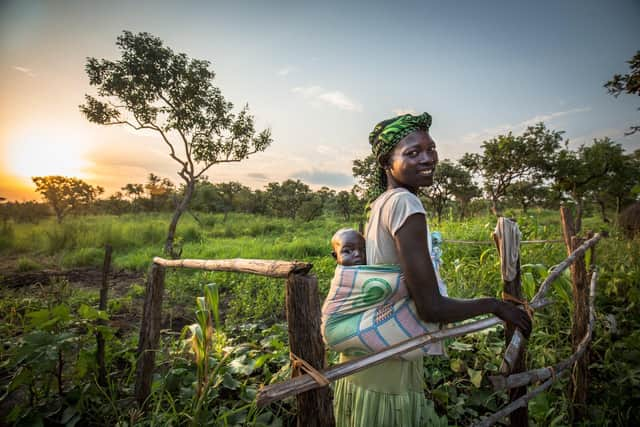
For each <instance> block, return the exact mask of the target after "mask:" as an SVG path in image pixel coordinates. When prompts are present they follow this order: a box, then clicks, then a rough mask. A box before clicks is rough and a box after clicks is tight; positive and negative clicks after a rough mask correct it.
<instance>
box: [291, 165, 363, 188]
mask: <svg viewBox="0 0 640 427" xmlns="http://www.w3.org/2000/svg"><path fill="white" fill-rule="evenodd" d="M291 178H293V179H299V180H301V181H303V182H304V183H306V184H315V185H326V186H327V187H339V188H345V187H351V186H352V185H353V184H355V183H356V182H355V180H354V178H353V176H351V175H350V174H346V173H341V172H327V171H320V170H317V169H312V170H305V171H299V172H295V173H293V174H291Z"/></svg>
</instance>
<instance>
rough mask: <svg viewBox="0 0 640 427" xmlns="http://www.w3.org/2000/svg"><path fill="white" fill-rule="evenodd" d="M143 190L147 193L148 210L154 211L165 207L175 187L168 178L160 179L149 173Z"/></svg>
mask: <svg viewBox="0 0 640 427" xmlns="http://www.w3.org/2000/svg"><path fill="white" fill-rule="evenodd" d="M144 188H145V190H147V192H148V193H149V199H148V200H147V202H148V204H149V206H148V208H149V210H150V211H156V210H161V209H163V208H166V207H167V205H168V203H169V200H170V199H171V196H172V195H173V194H174V193H175V188H176V187H175V185H173V182H171V181H170V180H169V179H168V178H160V177H159V176H158V175H156V174H154V173H150V174H149V176H148V177H147V183H146V184H145V185H144ZM185 210H186V209H185Z"/></svg>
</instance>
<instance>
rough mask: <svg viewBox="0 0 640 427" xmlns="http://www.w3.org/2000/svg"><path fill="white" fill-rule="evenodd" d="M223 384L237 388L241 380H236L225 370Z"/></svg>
mask: <svg viewBox="0 0 640 427" xmlns="http://www.w3.org/2000/svg"><path fill="white" fill-rule="evenodd" d="M222 385H223V386H224V387H226V388H228V389H230V390H235V389H237V388H238V386H239V385H240V382H239V381H237V380H235V379H234V378H233V377H232V376H231V374H230V373H229V372H225V373H224V376H223V378H222Z"/></svg>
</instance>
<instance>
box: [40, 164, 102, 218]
mask: <svg viewBox="0 0 640 427" xmlns="http://www.w3.org/2000/svg"><path fill="white" fill-rule="evenodd" d="M31 180H32V181H33V183H34V184H35V185H36V191H37V192H38V193H40V194H42V197H44V199H45V200H46V201H47V203H48V204H49V205H51V207H52V208H53V211H54V212H55V214H56V219H57V220H58V223H61V222H62V218H63V217H64V216H65V215H66V214H67V213H68V212H70V211H72V210H77V209H79V208H80V207H84V206H87V205H89V204H90V203H91V202H93V201H94V200H95V199H96V198H97V197H98V195H100V194H102V193H103V192H104V189H103V188H102V187H99V186H96V187H94V186H92V185H89V184H87V183H86V182H84V181H83V180H81V179H78V178H68V177H66V176H58V175H55V176H54V175H50V176H34V177H32V178H31Z"/></svg>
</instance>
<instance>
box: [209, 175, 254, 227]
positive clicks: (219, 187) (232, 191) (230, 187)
mask: <svg viewBox="0 0 640 427" xmlns="http://www.w3.org/2000/svg"><path fill="white" fill-rule="evenodd" d="M213 188H214V190H215V191H217V192H218V195H219V197H220V200H221V201H222V211H223V212H224V218H223V222H224V221H226V220H227V215H228V214H229V211H231V210H233V209H234V200H235V199H236V196H238V195H239V194H241V193H242V192H246V191H251V190H250V189H249V187H246V186H244V185H242V184H240V183H239V182H235V181H232V182H221V183H219V184H214V185H213Z"/></svg>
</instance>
